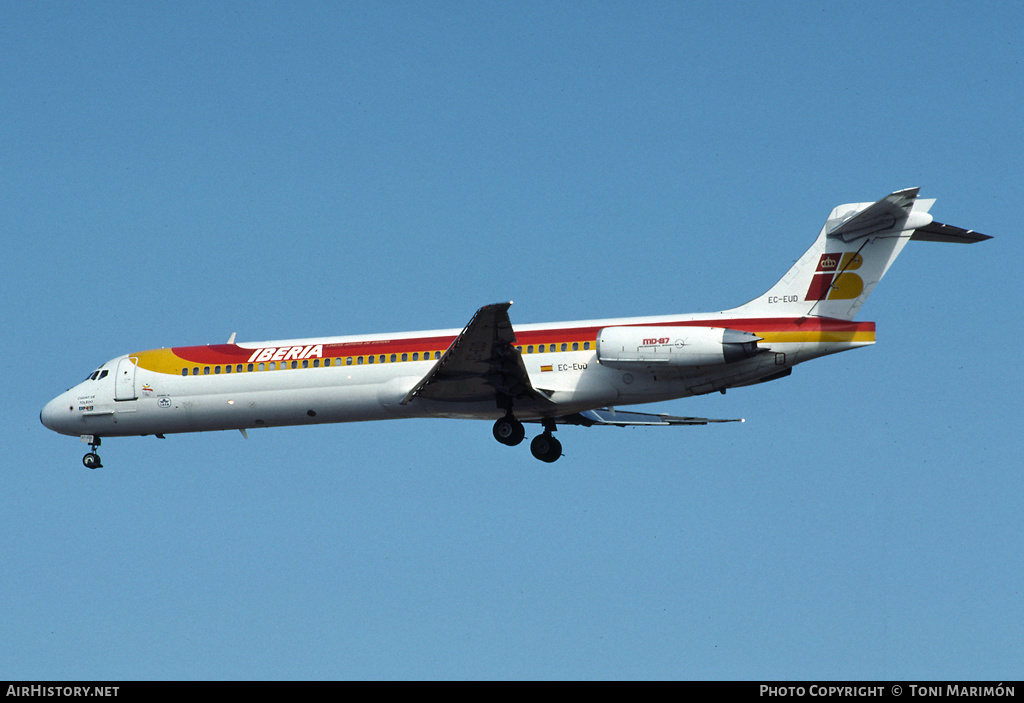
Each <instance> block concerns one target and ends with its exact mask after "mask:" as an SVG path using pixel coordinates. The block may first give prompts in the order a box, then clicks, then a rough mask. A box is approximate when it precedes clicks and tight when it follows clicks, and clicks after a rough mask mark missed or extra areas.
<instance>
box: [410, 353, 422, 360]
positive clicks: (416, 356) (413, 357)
mask: <svg viewBox="0 0 1024 703" xmlns="http://www.w3.org/2000/svg"><path fill="white" fill-rule="evenodd" d="M412 360H413V361H419V360H420V353H419V352H413V353H412Z"/></svg>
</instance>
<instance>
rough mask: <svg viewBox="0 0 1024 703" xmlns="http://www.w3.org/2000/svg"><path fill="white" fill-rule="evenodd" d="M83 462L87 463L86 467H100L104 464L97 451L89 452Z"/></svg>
mask: <svg viewBox="0 0 1024 703" xmlns="http://www.w3.org/2000/svg"><path fill="white" fill-rule="evenodd" d="M82 463H83V464H85V468H87V469H99V468H102V467H103V464H101V463H100V455H99V454H96V453H95V452H89V453H88V454H86V455H85V456H83V457H82Z"/></svg>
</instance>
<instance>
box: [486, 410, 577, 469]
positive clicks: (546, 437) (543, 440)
mask: <svg viewBox="0 0 1024 703" xmlns="http://www.w3.org/2000/svg"><path fill="white" fill-rule="evenodd" d="M543 425H544V432H543V433H541V434H539V435H537V436H536V437H534V438H533V441H532V442H530V452H531V453H532V454H533V456H534V457H536V458H537V459H540V460H541V461H545V462H547V463H549V464H550V463H551V462H553V461H558V459H559V457H561V456H562V443H561V442H559V441H558V440H557V439H555V438H554V437H552V436H551V433H552V432H554V431H555V423H554V421H553V420H544V421H543ZM493 432H494V438H495V439H496V440H498V441H499V442H501V443H502V444H505V445H507V446H509V447H514V446H516V445H517V444H519V443H520V442H522V441H523V438H524V437H525V436H526V428H524V427H523V423H521V422H520V421H519V420H517V419H516V418H515V417H514V416H513V415H512V413H511V412H509V413H508V414H506V415H505V417H503V418H501V419H499V420H497V421H495V423H494V429H493Z"/></svg>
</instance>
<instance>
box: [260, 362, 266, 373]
mask: <svg viewBox="0 0 1024 703" xmlns="http://www.w3.org/2000/svg"><path fill="white" fill-rule="evenodd" d="M265 368H266V367H265V366H264V365H263V362H262V361H261V362H260V365H259V369H260V371H262V370H263V369H265Z"/></svg>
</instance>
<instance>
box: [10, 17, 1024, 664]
mask: <svg viewBox="0 0 1024 703" xmlns="http://www.w3.org/2000/svg"><path fill="white" fill-rule="evenodd" d="M1022 37H1024V14H1022V13H1021V12H1020V8H1019V6H1018V5H1017V4H1016V3H1012V2H989V3H984V4H983V5H978V4H975V5H970V6H968V5H964V4H963V3H923V2H922V3H899V2H897V3H893V2H885V3H857V4H850V3H797V2H794V3H785V4H769V3H744V2H740V3H732V4H730V5H729V6H728V11H725V10H723V6H721V5H716V4H713V3H649V2H641V3H527V2H521V3H401V2H389V3H355V2H350V3H314V2H310V3H302V4H301V6H299V7H295V6H293V4H290V3H229V2H223V3H212V4H211V3H81V4H68V3H61V4H48V5H40V4H38V3H14V4H8V5H7V6H6V7H5V9H4V22H3V23H2V26H0V89H2V94H3V96H4V100H3V108H2V109H0V116H2V117H0V119H2V124H3V129H2V130H0V166H2V167H0V231H2V232H3V235H4V241H5V245H6V249H5V256H4V262H3V264H2V266H3V275H2V276H0V294H2V300H3V306H2V312H0V315H2V320H3V325H2V328H3V334H2V335H0V349H2V352H3V359H4V366H5V369H4V370H5V374H4V376H5V381H4V384H3V388H4V391H5V392H4V396H5V398H6V402H5V404H4V407H3V409H2V410H0V412H2V418H3V422H4V427H5V433H4V436H5V437H6V438H7V443H6V454H7V457H8V459H7V461H6V462H5V470H4V471H3V472H0V476H2V483H0V545H2V546H0V550H2V551H0V554H2V560H3V564H4V577H3V578H2V579H0V602H2V603H3V604H4V606H3V608H2V609H0V640H2V641H3V642H4V643H5V646H4V647H3V648H2V651H0V678H14V679H28V680H31V679H66V678H71V679H176V678H183V679H224V678H226V679H236V678H243V679H245V678H261V679H262V678H272V679H279V678H280V679H289V678H312V679H345V678H672V679H723V678H724V679H735V678H740V679H762V678H781V679H817V678H823V679H833V678H839V679H896V680H899V679H935V678H938V679H978V678H980V679H996V680H1005V679H1013V678H1020V673H1021V662H1022V656H1024V655H1022V647H1024V642H1022V640H1021V634H1020V623H1021V621H1022V618H1024V594H1022V591H1021V575H1022V572H1024V560H1022V556H1021V550H1020V544H1021V541H1022V537H1024V518H1022V516H1021V510H1020V496H1021V495H1022V493H1024V478H1022V473H1021V462H1020V456H1021V450H1022V446H1021V445H1022V440H1021V433H1020V426H1021V420H1022V419H1024V413H1022V409H1021V401H1020V392H1021V375H1022V373H1021V369H1020V365H1019V362H1018V360H1017V358H1016V357H1017V355H1018V350H1020V349H1021V348H1022V345H1024V333H1022V331H1021V328H1020V325H1019V324H1018V322H1019V316H1020V313H1019V310H1018V306H1019V298H1020V295H1019V293H1018V292H1017V287H1016V285H1015V281H1016V280H1017V278H1018V277H1019V276H1018V274H1017V268H1018V262H1019V261H1020V258H1021V254H1022V246H1021V220H1020V217H1019V213H1017V211H1018V210H1019V204H1020V202H1022V201H1024V187H1022V179H1021V164H1022V163H1024V158H1022V157H1024V132H1022V131H1021V126H1020V117H1021V114H1022V112H1024V98H1022V96H1024V68H1022V65H1021V61H1022V56H1024V44H1022ZM911 186H920V187H921V188H922V196H923V197H934V198H937V199H938V202H937V203H936V205H935V206H934V207H933V209H932V212H933V214H934V215H935V216H936V219H938V220H939V221H942V222H947V223H950V224H954V225H958V226H963V227H970V228H975V229H977V230H979V231H981V232H985V233H987V234H991V235H994V236H996V239H993V240H992V241H989V242H986V243H984V244H979V245H972V246H969V247H966V246H961V247H957V246H953V245H937V244H924V243H922V244H917V243H914V244H912V245H911V246H908V247H907V250H906V251H905V252H904V254H903V256H902V257H901V258H900V259H899V261H897V262H896V264H895V266H894V267H893V269H892V271H891V272H890V274H889V275H888V276H887V277H886V279H885V281H883V283H882V284H881V285H880V286H879V287H878V289H877V290H876V292H875V294H874V296H873V297H872V298H871V299H870V300H869V301H868V303H867V304H866V305H865V306H864V308H863V310H862V311H861V315H860V318H859V319H867V320H873V321H875V322H876V323H877V325H878V343H877V344H876V345H875V346H873V347H871V348H868V349H865V350H858V351H855V352H851V353H847V354H842V355H839V356H834V357H830V358H826V359H822V360H819V361H816V362H814V363H811V364H806V365H803V366H800V367H798V368H797V369H796V370H795V372H794V374H793V375H792V376H791V377H790V378H787V379H784V380H781V381H777V382H773V383H770V384H766V385H762V386H756V387H753V388H746V389H736V390H733V391H730V392H729V393H728V394H727V395H725V396H721V395H717V394H716V395H715V396H714V397H701V398H695V399H690V400H680V401H675V402H672V403H665V404H662V405H658V406H655V407H654V408H652V409H655V410H658V411H662V412H671V413H675V414H688V415H689V414H693V415H707V416H711V417H745V418H746V419H747V422H746V423H745V424H743V425H736V424H729V425H721V426H711V427H704V428H699V427H695V428H652V429H631V430H616V429H600V428H592V429H589V430H587V429H584V428H568V429H565V430H563V431H562V432H560V433H559V438H560V439H561V440H562V443H563V446H564V451H565V457H563V458H562V459H561V460H560V461H559V462H557V463H556V464H554V465H547V464H541V463H540V462H537V461H535V460H534V459H533V458H532V457H531V456H530V455H529V451H528V450H527V449H526V448H525V445H523V446H520V447H518V448H516V449H509V448H506V447H503V446H501V445H499V444H498V443H496V442H495V441H494V440H493V438H492V437H491V433H490V427H489V424H488V423H484V422H459V421H442V420H423V421H408V422H402V423H387V422H385V423H367V424H355V425H331V426H324V427H315V428H286V429H275V430H265V431H252V432H250V433H249V439H248V440H245V439H243V438H242V437H241V435H240V434H239V433H237V432H227V433H210V434H200V435H178V436H169V437H168V438H167V439H166V440H163V441H159V440H156V439H154V438H152V437H147V438H134V439H132V438H130V439H122V440H109V441H108V442H106V443H104V445H103V448H102V449H103V451H102V455H103V460H104V464H105V466H104V468H103V469H101V470H98V471H88V470H86V469H84V468H83V467H82V465H81V463H80V459H81V454H82V453H83V452H84V446H83V445H81V444H79V443H78V442H77V440H74V439H72V438H67V437H62V436H58V435H55V434H53V433H51V432H49V431H47V430H46V429H45V428H43V427H42V425H41V424H40V423H39V419H38V413H39V410H40V409H41V407H42V406H43V404H44V403H45V402H46V401H47V400H49V399H50V398H51V397H53V396H55V395H57V394H58V393H60V392H61V391H63V390H64V389H66V388H68V387H69V386H71V385H73V384H75V383H77V382H78V381H80V380H81V379H82V378H84V377H85V376H86V375H87V374H88V373H89V372H90V371H91V370H92V369H94V368H95V367H96V366H97V365H98V364H100V363H102V362H104V361H106V360H107V359H110V358H113V357H115V356H117V355H119V354H122V353H126V352H129V351H135V350H141V349H149V348H156V347H163V346H172V345H186V344H204V343H215V342H223V341H226V339H227V338H228V336H229V335H230V334H231V333H232V332H237V333H238V339H239V341H257V340H266V339H283V338H291V337H305V336H314V335H321V334H322V335H333V334H350V333H351V334H355V333H361V332H366V333H369V332H390V331H400V330H408V329H434V328H447V327H459V326H461V325H464V324H465V323H466V322H467V321H468V320H469V318H470V316H471V315H472V314H473V312H474V310H475V309H476V308H477V307H479V306H480V305H482V304H485V303H491V302H496V301H502V300H514V301H515V305H514V306H513V307H512V309H511V316H512V321H513V324H515V323H517V322H518V323H526V322H544V321H560V320H571V319H578V318H595V317H614V316H626V315H646V314H662V313H674V312H695V311H701V310H719V309H722V308H726V307H731V306H733V305H737V304H739V303H742V302H745V301H747V300H749V299H750V298H753V297H754V296H756V295H758V294H759V293H761V292H762V291H764V290H766V289H767V288H768V287H769V286H770V285H771V284H772V283H774V282H775V281H776V280H777V279H778V277H779V276H780V275H781V274H782V273H784V272H785V270H786V269H787V268H788V267H789V265H790V264H791V263H792V261H793V260H794V259H796V257H797V256H799V255H800V254H801V253H802V252H803V251H804V249H805V248H806V247H807V245H808V244H809V243H810V241H811V240H812V239H813V237H814V236H815V235H816V234H817V232H818V230H819V228H820V227H821V224H822V222H823V221H824V219H825V217H826V215H827V214H828V213H829V211H830V210H831V209H832V208H833V207H834V206H835V205H838V204H840V203H845V202H858V201H866V200H875V199H878V198H880V197H882V196H884V195H886V194H887V193H889V192H891V191H893V190H896V189H900V188H906V187H911ZM1014 310H1017V312H1014Z"/></svg>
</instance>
